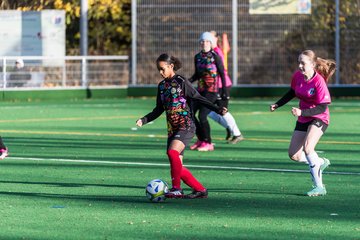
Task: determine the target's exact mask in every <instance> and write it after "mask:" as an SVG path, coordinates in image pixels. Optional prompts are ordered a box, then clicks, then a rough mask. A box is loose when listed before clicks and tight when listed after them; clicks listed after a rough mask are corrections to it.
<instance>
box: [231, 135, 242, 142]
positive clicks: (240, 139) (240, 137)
mask: <svg viewBox="0 0 360 240" xmlns="http://www.w3.org/2000/svg"><path fill="white" fill-rule="evenodd" d="M244 139H245V138H244V136H243V135H239V136H233V137H232V139H231V140H229V141H228V143H229V144H236V143H238V142H241V141H242V140H244Z"/></svg>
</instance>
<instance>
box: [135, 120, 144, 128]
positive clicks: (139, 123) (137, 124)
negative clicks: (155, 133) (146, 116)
mask: <svg viewBox="0 0 360 240" xmlns="http://www.w3.org/2000/svg"><path fill="white" fill-rule="evenodd" d="M142 125H143V122H142V120H141V119H138V120H137V121H136V126H138V127H141V126H142Z"/></svg>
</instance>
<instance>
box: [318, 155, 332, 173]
mask: <svg viewBox="0 0 360 240" xmlns="http://www.w3.org/2000/svg"><path fill="white" fill-rule="evenodd" d="M323 159H324V163H323V164H321V166H320V171H321V173H322V172H323V171H324V170H325V168H327V167H328V166H329V165H330V160H329V159H327V158H323Z"/></svg>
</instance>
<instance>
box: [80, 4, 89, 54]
mask: <svg viewBox="0 0 360 240" xmlns="http://www.w3.org/2000/svg"><path fill="white" fill-rule="evenodd" d="M80 7H81V16H80V52H81V54H80V55H82V56H86V55H88V16H87V14H88V0H81V6H80Z"/></svg>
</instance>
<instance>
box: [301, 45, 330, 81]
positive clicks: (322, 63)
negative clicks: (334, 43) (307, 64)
mask: <svg viewBox="0 0 360 240" xmlns="http://www.w3.org/2000/svg"><path fill="white" fill-rule="evenodd" d="M301 54H302V55H305V56H308V57H309V58H310V59H311V61H313V62H314V63H315V70H316V71H317V72H318V73H319V74H320V75H321V76H323V78H324V79H325V81H326V82H328V81H329V79H330V78H331V76H332V75H333V74H334V72H335V70H336V62H335V61H334V60H331V59H323V58H319V57H317V56H316V54H315V52H314V51H312V50H305V51H303V52H302V53H301Z"/></svg>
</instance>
